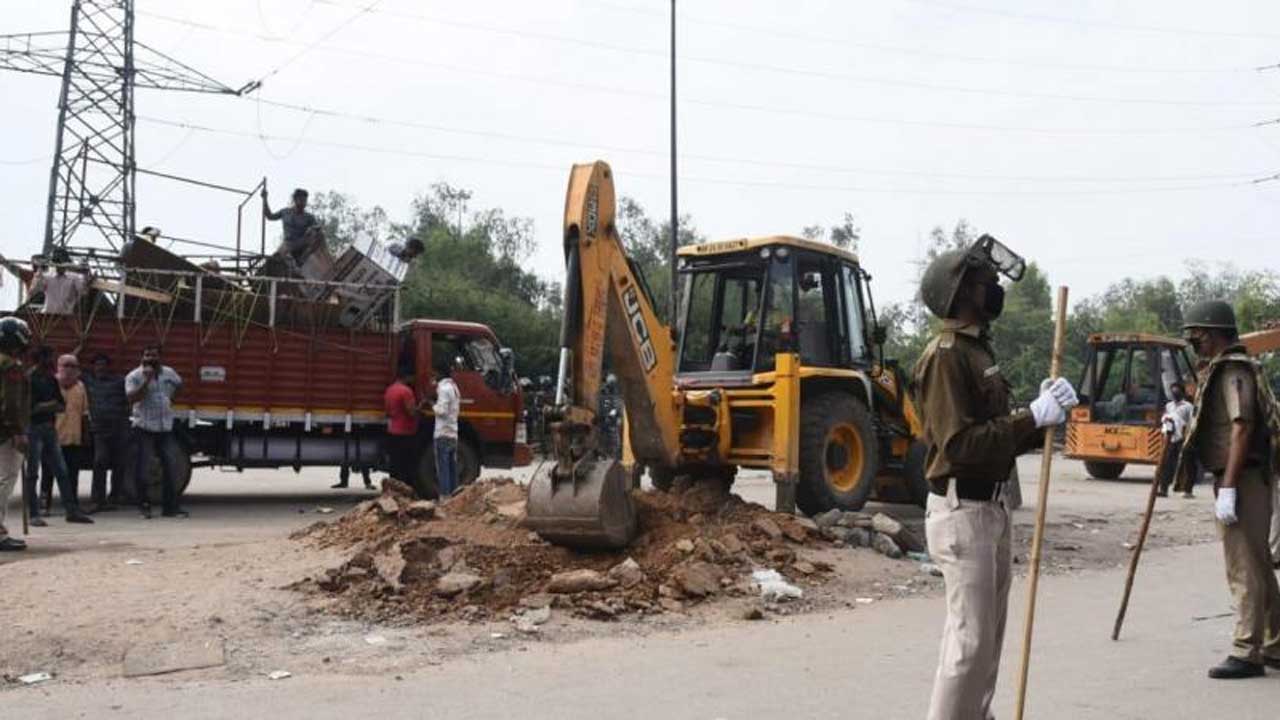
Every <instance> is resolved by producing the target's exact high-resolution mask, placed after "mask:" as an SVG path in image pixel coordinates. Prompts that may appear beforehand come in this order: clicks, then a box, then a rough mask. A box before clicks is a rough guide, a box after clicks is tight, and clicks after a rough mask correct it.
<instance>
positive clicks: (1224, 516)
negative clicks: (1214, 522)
mask: <svg viewBox="0 0 1280 720" xmlns="http://www.w3.org/2000/svg"><path fill="white" fill-rule="evenodd" d="M1213 514H1214V515H1216V516H1217V517H1218V522H1220V523H1222V524H1223V525H1235V524H1236V520H1237V518H1236V489H1235V488H1233V487H1224V488H1220V489H1219V490H1218V499H1217V500H1215V501H1214V503H1213Z"/></svg>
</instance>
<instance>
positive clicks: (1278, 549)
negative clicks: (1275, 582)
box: [1271, 475, 1280, 563]
mask: <svg viewBox="0 0 1280 720" xmlns="http://www.w3.org/2000/svg"><path fill="white" fill-rule="evenodd" d="M1271 562H1273V563H1280V475H1277V476H1276V477H1273V478H1271Z"/></svg>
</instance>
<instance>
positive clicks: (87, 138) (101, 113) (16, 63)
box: [0, 0, 243, 253]
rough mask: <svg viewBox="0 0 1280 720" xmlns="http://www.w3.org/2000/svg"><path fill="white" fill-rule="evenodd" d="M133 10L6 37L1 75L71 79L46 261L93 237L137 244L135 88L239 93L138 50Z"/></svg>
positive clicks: (106, 11) (129, 1)
mask: <svg viewBox="0 0 1280 720" xmlns="http://www.w3.org/2000/svg"><path fill="white" fill-rule="evenodd" d="M133 8H134V0H74V1H73V2H72V4H71V25H70V28H69V29H68V30H66V31H52V32H36V33H18V34H12V35H0V69H6V70H16V71H19V72H28V73H34V74H37V75H53V76H56V77H60V78H62V91H61V93H60V95H59V98H58V127H57V134H56V136H55V139H54V155H53V167H52V168H51V170H50V172H49V200H48V207H47V208H46V215H45V234H44V251H45V252H46V253H48V252H49V251H50V250H51V249H53V248H54V247H61V246H66V245H67V244H69V243H70V241H71V240H72V239H73V238H77V239H78V236H79V235H81V234H83V233H86V232H90V233H92V232H93V231H96V235H97V236H100V237H101V238H102V239H104V240H105V241H106V242H107V244H108V245H109V246H110V247H111V248H112V249H115V250H118V249H120V248H121V247H122V246H123V244H124V242H126V241H127V240H128V239H130V238H132V237H133V234H134V229H135V214H136V204H137V196H136V193H135V185H134V179H135V177H136V175H137V165H136V163H135V161H134V109H133V91H134V88H137V87H141V88H152V89H157V90H182V91H187V92H201V93H215V94H231V95H235V94H239V91H237V90H234V89H232V88H229V87H227V86H225V85H223V84H222V83H219V82H217V81H215V80H213V79H212V78H210V77H208V76H207V75H204V74H203V73H200V72H197V71H196V70H193V69H192V68H190V67H188V66H186V65H184V64H182V63H180V62H178V61H177V60H174V59H173V58H171V57H169V56H167V55H165V54H164V53H161V52H159V51H157V50H154V49H152V48H150V47H147V46H146V45H144V44H142V43H139V42H136V41H135V40H134V36H133V22H134V12H133ZM242 90H243V89H242ZM86 239H87V238H86ZM93 239H95V240H96V239H97V238H96V237H94V238H93ZM94 244H97V243H94Z"/></svg>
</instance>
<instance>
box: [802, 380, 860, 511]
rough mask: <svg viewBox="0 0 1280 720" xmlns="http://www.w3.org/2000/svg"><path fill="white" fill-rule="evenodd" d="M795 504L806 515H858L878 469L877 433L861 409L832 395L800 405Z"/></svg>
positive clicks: (852, 400) (849, 399)
mask: <svg viewBox="0 0 1280 720" xmlns="http://www.w3.org/2000/svg"><path fill="white" fill-rule="evenodd" d="M801 418H802V419H801V421H800V483H799V485H798V486H797V487H796V505H797V506H798V507H799V508H800V511H801V512H803V513H805V514H806V515H816V514H818V513H822V512H826V511H828V510H831V509H833V508H839V509H841V510H861V509H862V506H863V505H865V504H866V503H867V498H869V497H870V496H871V491H872V490H873V489H874V486H875V478H876V473H877V471H878V470H879V468H880V457H879V453H878V451H877V441H876V434H875V428H874V427H873V426H872V423H871V413H869V412H868V411H867V408H866V406H865V405H863V404H862V403H861V402H859V401H858V400H857V399H856V398H854V397H853V396H852V395H850V394H848V393H843V392H833V393H828V394H826V395H820V396H818V397H816V398H814V399H812V400H809V401H806V402H805V403H804V409H803V412H802V413H801Z"/></svg>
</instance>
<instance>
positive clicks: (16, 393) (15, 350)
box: [0, 317, 31, 552]
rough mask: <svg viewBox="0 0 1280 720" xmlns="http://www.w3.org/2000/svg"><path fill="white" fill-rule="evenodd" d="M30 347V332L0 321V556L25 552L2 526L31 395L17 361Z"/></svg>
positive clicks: (23, 448)
mask: <svg viewBox="0 0 1280 720" xmlns="http://www.w3.org/2000/svg"><path fill="white" fill-rule="evenodd" d="M30 343H31V330H30V329H29V328H28V327H27V324H26V323H25V322H23V321H21V320H19V319H18V318H15V317H7V318H3V319H0V552H13V551H19V550H26V549H27V544H26V543H25V542H23V541H21V540H19V539H18V538H15V537H11V536H10V535H9V530H8V528H7V527H6V526H5V520H6V519H7V518H6V515H7V514H8V509H9V496H10V495H11V494H13V488H14V486H15V485H17V483H18V476H19V475H20V474H21V470H22V455H23V453H25V452H26V450H27V420H28V419H29V418H30V416H31V394H30V392H29V387H28V384H27V373H26V371H25V370H24V369H23V367H22V361H21V360H20V358H21V357H22V355H23V354H24V353H25V352H26V351H27V345H29V344H30Z"/></svg>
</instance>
